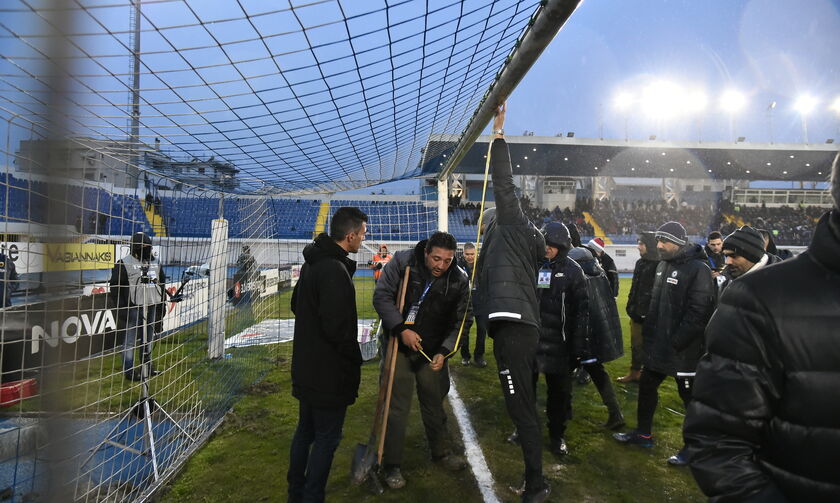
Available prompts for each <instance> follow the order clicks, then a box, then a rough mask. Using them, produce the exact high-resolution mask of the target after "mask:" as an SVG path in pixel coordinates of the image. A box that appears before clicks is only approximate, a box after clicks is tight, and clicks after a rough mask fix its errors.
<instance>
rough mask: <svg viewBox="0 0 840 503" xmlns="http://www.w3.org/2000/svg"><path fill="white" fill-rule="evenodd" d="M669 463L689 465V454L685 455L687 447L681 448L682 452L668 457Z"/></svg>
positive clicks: (671, 464)
mask: <svg viewBox="0 0 840 503" xmlns="http://www.w3.org/2000/svg"><path fill="white" fill-rule="evenodd" d="M668 465H670V466H688V456H686V455H685V449H680V452H678V453H676V454H674V455H673V456H671V457H670V458H668Z"/></svg>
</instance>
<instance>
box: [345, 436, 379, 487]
mask: <svg viewBox="0 0 840 503" xmlns="http://www.w3.org/2000/svg"><path fill="white" fill-rule="evenodd" d="M375 463H376V452H375V451H374V450H373V449H371V448H370V447H368V446H367V445H365V444H356V449H355V450H354V451H353V461H352V462H351V463H350V483H351V484H353V485H359V484H361V483H362V482H364V481H365V480H367V478H368V475H369V474H370V472H371V470H372V469H373V466H374V464H375Z"/></svg>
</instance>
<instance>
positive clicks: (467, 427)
mask: <svg viewBox="0 0 840 503" xmlns="http://www.w3.org/2000/svg"><path fill="white" fill-rule="evenodd" d="M449 404H450V405H452V411H453V412H454V413H455V419H456V421H457V422H458V428H459V429H460V430H461V439H463V441H464V451H465V454H466V455H467V462H468V463H469V464H470V469H471V470H472V472H473V475H474V476H475V480H476V482H478V489H479V490H480V491H481V496H482V497H483V498H484V501H485V503H499V498H497V497H496V492H495V491H493V475H492V474H491V473H490V468H489V467H488V466H487V461H486V460H485V459H484V453H483V452H482V451H481V446H480V445H479V444H478V439H476V436H475V430H474V429H473V427H472V423H470V416H469V415H468V414H467V408H466V407H464V402H463V401H461V396H460V395H458V389H457V388H456V387H455V381H454V380H453V379H452V376H451V375H450V376H449Z"/></svg>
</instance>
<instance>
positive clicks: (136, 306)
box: [110, 232, 166, 381]
mask: <svg viewBox="0 0 840 503" xmlns="http://www.w3.org/2000/svg"><path fill="white" fill-rule="evenodd" d="M110 291H111V295H112V296H114V298H115V304H116V307H117V316H118V318H119V319H120V320H125V322H124V324H123V323H122V322H121V323H120V324H121V325H122V326H123V327H124V329H125V332H124V333H125V336H124V339H123V374H124V375H125V378H126V379H129V380H131V381H140V380H141V379H142V373H141V369H138V368H135V366H134V352H135V349H136V348H137V347H139V348H141V352H142V349H148V352H144V355H145V356H146V357H149V358H150V357H151V354H152V350H151V348H152V341H154V339H155V329H156V328H157V325H158V322H159V321H160V320H161V319H162V318H163V315H164V314H165V309H164V307H165V303H164V301H165V300H166V276H165V274H164V272H163V268H162V267H161V265H160V262H158V261H157V259H156V258H155V256H154V254H153V253H152V238H150V237H149V236H148V235H146V234H144V233H142V232H136V233H134V235H132V236H131V244H130V247H129V254H128V256H126V257H125V258H123V259H120V260H119V261H117V263H116V264H114V268H113V270H112V271H111V280H110ZM144 344H147V345H148V346H147V347H146V348H144V347H143V345H144ZM156 373H157V372H155V371H154V370H153V371H152V375H154V374H156Z"/></svg>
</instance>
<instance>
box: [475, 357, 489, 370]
mask: <svg viewBox="0 0 840 503" xmlns="http://www.w3.org/2000/svg"><path fill="white" fill-rule="evenodd" d="M473 366H474V367H478V368H480V369H483V368H484V367H486V366H487V362H486V361H485V360H484V358H476V359H475V363H473Z"/></svg>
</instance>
